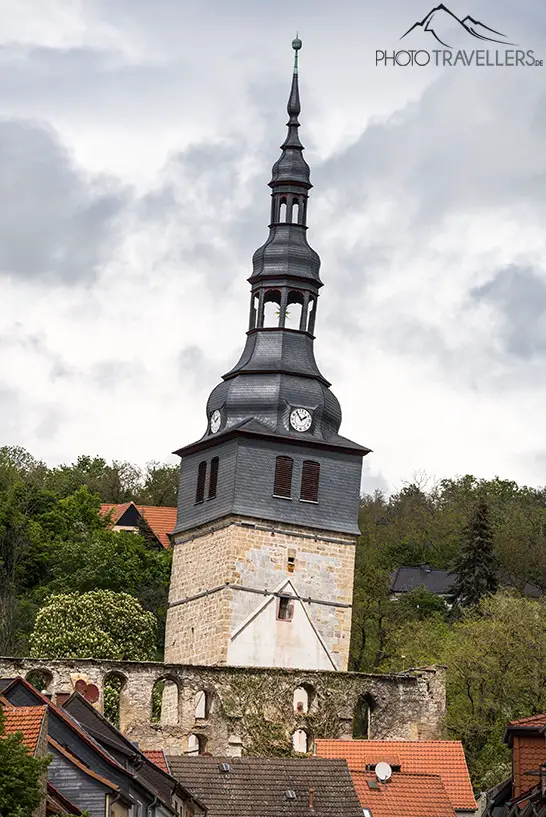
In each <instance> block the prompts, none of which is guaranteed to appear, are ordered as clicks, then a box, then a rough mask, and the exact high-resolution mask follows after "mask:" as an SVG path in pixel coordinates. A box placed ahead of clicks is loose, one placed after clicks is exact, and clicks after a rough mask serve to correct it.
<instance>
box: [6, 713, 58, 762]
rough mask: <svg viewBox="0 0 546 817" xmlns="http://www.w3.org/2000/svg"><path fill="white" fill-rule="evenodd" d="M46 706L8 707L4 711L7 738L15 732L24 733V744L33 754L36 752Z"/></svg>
mask: <svg viewBox="0 0 546 817" xmlns="http://www.w3.org/2000/svg"><path fill="white" fill-rule="evenodd" d="M46 712H47V707H46V706H16V707H14V706H8V707H6V708H5V709H4V715H5V721H4V730H5V735H6V737H7V736H8V735H13V734H15V732H22V733H23V743H24V744H25V746H26V747H27V749H28V751H29V752H31V753H32V754H34V753H35V751H36V746H37V744H38V739H39V737H40V732H41V729H42V724H43V722H44V718H45V714H46Z"/></svg>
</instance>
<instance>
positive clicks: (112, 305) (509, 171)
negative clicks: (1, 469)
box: [0, 0, 546, 490]
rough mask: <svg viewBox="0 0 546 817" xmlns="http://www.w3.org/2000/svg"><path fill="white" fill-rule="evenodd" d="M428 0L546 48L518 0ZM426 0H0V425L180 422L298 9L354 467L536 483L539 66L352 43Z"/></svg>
mask: <svg viewBox="0 0 546 817" xmlns="http://www.w3.org/2000/svg"><path fill="white" fill-rule="evenodd" d="M449 6H450V9H451V10H452V11H453V12H454V13H456V14H458V15H459V16H460V17H464V16H465V15H467V14H470V15H472V16H473V17H474V18H476V19H478V20H480V21H481V22H483V23H485V24H486V25H488V26H490V27H493V28H494V29H496V30H497V31H501V32H503V33H505V34H506V35H507V36H509V38H510V39H511V41H512V42H517V43H518V46H520V47H522V48H525V49H526V50H527V49H533V50H534V51H535V53H536V56H537V57H542V58H544V59H545V61H546V6H545V5H544V3H543V2H541V1H540V0H525V2H524V3H522V2H521V0H520V1H519V2H516V0H510V1H509V0H452V2H450V4H449ZM430 8H431V5H430V4H428V3H427V2H426V0H404V2H402V0H382V2H381V3H373V4H372V3H371V2H362V1H361V0H359V2H357V1H356V0H338V2H337V3H332V2H331V0H298V2H295V0H291V1H290V2H288V0H277V2H276V3H260V2H256V0H254V2H250V0H228V2H226V0H199V1H198V2H197V0H154V2H150V0H24V2H18V3H14V2H13V0H0V20H1V25H0V201H1V204H0V429H1V435H0V444H17V445H22V446H24V447H25V448H27V449H28V450H29V451H31V452H32V453H33V454H34V455H35V456H37V457H39V458H42V459H44V460H45V461H46V462H48V463H49V464H52V465H53V464H58V463H61V462H67V461H72V460H74V459H75V458H76V457H77V456H78V454H81V453H90V454H95V453H96V454H100V455H103V456H105V457H106V458H108V459H129V460H131V461H134V462H137V463H139V464H144V463H145V462H147V461H149V460H165V461H175V458H173V457H171V456H170V452H171V451H173V450H174V449H175V448H178V447H180V446H182V445H184V444H186V443H189V442H191V441H193V440H194V439H196V438H198V437H200V436H201V434H202V433H203V432H204V430H205V424H206V420H205V411H204V409H205V402H206V398H207V396H208V394H209V392H210V391H211V390H212V388H213V387H214V386H215V385H216V383H217V382H218V381H219V378H220V376H221V374H223V373H224V372H226V371H227V370H228V369H230V368H231V367H232V365H233V364H234V363H235V361H236V360H237V358H238V355H239V352H240V350H241V348H242V345H243V342H244V332H245V330H246V321H247V307H248V284H247V282H246V278H247V277H248V275H249V274H250V269H251V267H250V259H251V255H252V252H253V251H254V249H255V248H256V247H257V246H258V245H260V244H261V243H262V242H263V241H264V240H265V237H266V235H267V222H268V215H269V189H268V188H267V182H268V181H269V178H270V170H271V165H272V163H273V162H274V161H275V159H276V158H277V157H278V155H279V150H278V148H279V145H280V144H281V142H282V140H283V138H284V134H285V128H284V124H285V121H286V112H285V106H286V100H287V96H288V91H289V84H290V74H291V61H292V53H291V48H290V42H291V39H292V37H293V36H294V34H295V32H296V30H297V29H298V30H299V33H300V36H301V37H302V40H303V49H302V51H301V56H300V81H301V92H302V105H303V111H302V116H301V121H302V128H301V137H302V141H303V143H304V144H305V145H306V158H307V160H308V162H309V163H310V165H311V170H312V180H313V183H314V185H315V187H314V189H313V191H312V199H311V202H310V209H309V225H310V229H309V234H308V237H309V241H310V243H311V245H312V246H313V247H314V248H315V249H316V250H317V251H318V252H319V253H320V255H321V258H322V278H323V281H324V282H325V287H324V289H323V290H322V294H321V299H320V304H319V312H318V318H317V341H316V354H317V360H318V363H319V366H320V368H321V370H322V371H323V373H324V374H325V376H326V377H327V378H328V379H329V380H331V381H332V383H333V390H334V391H335V393H336V394H337V396H338V397H339V399H340V401H341V404H342V407H343V410H344V421H343V425H342V432H343V433H344V434H345V435H346V436H348V437H350V438H353V439H355V440H357V441H359V442H361V443H363V444H365V445H368V446H369V447H371V448H372V449H373V454H370V455H369V456H368V457H367V459H366V460H365V469H364V482H363V485H364V488H365V489H367V490H370V489H373V488H376V487H379V488H385V489H387V490H392V489H396V488H398V487H400V485H401V484H402V482H403V481H404V480H411V478H412V476H413V475H414V474H415V473H416V472H423V471H424V472H427V473H428V474H430V475H433V476H435V477H444V476H454V475H456V474H462V473H474V474H477V475H479V476H484V477H491V476H494V475H499V476H501V477H504V478H510V479H515V480H517V481H520V482H525V483H528V484H531V485H542V484H544V483H546V477H545V473H546V423H545V422H544V420H545V417H546V68H540V67H518V68H513V67H509V68H500V67H491V68H486V67H476V68H469V67H464V66H456V67H451V68H449V67H448V68H445V69H441V68H435V67H427V68H419V67H414V68H411V67H408V68H401V67H392V66H387V67H385V66H376V65H375V52H376V49H388V50H389V51H392V49H394V48H396V49H398V48H401V47H409V46H410V43H409V42H408V40H409V38H408V39H407V40H405V41H403V43H402V44H401V43H400V40H399V37H400V36H401V34H403V33H404V31H405V30H406V29H407V28H409V26H410V25H411V24H412V23H413V22H415V21H416V20H419V19H422V18H423V17H424V16H425V15H426V14H427V12H428V11H429V10H430ZM419 37H424V38H425V39H424V40H423V39H421V41H420V44H419V47H422V45H423V43H424V47H428V48H433V47H436V48H438V47H441V46H439V45H438V43H436V42H434V43H433V42H432V41H431V40H430V38H429V35H427V34H425V33H424V32H421V33H420V34H419ZM470 39H473V38H470ZM414 42H415V43H416V42H417V40H415V41H414ZM469 42H470V41H469ZM405 43H407V46H405ZM476 43H477V44H478V47H483V46H482V43H480V42H479V41H477V40H473V42H472V43H470V46H469V47H470V48H475V47H476ZM449 45H451V43H449ZM413 47H416V46H415V45H414V46H413ZM465 47H468V44H465ZM492 47H493V48H495V47H496V46H495V45H494V44H493V46H492Z"/></svg>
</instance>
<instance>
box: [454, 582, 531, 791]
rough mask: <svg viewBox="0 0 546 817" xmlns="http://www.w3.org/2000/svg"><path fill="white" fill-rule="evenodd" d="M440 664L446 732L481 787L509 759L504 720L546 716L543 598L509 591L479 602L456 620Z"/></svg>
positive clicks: (505, 722)
mask: <svg viewBox="0 0 546 817" xmlns="http://www.w3.org/2000/svg"><path fill="white" fill-rule="evenodd" d="M441 660H442V663H445V664H446V665H447V666H448V668H449V669H448V675H447V694H448V714H447V717H448V729H449V732H450V735H451V736H452V737H456V738H459V739H461V740H462V741H463V743H464V747H465V752H466V756H467V760H468V763H469V767H470V770H471V773H472V777H473V779H474V782H475V783H476V784H477V785H478V786H481V785H483V784H482V781H483V780H485V779H486V777H487V776H488V775H489V773H490V771H491V770H492V769H493V768H495V767H496V766H498V765H499V764H503V763H506V762H508V761H509V751H508V749H507V747H506V746H505V745H504V744H503V742H502V735H503V732H504V729H505V727H506V724H507V722H508V721H510V720H515V719H517V718H521V717H525V716H527V715H534V714H537V713H540V712H544V711H546V686H545V684H544V678H545V677H546V600H544V599H541V600H538V601H532V600H530V599H526V598H521V597H519V596H516V595H510V594H509V593H507V592H500V593H497V594H496V595H494V596H490V597H486V598H484V599H483V600H482V602H481V604H480V605H479V607H478V608H477V610H472V609H468V610H467V611H465V613H464V615H463V617H462V619H461V620H460V621H457V622H455V624H454V625H453V628H452V632H451V634H450V636H449V637H448V638H446V641H445V645H444V649H443V651H442V655H441ZM487 779H488V782H490V776H489V778H487ZM495 782H499V781H498V780H497V781H495Z"/></svg>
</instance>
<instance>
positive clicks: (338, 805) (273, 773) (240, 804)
mask: <svg viewBox="0 0 546 817" xmlns="http://www.w3.org/2000/svg"><path fill="white" fill-rule="evenodd" d="M167 762H168V764H169V768H170V769H171V774H173V775H174V777H176V779H177V780H179V781H180V783H182V784H183V785H188V786H190V788H191V790H192V791H194V792H195V794H196V796H197V797H198V798H199V800H201V801H202V802H203V803H204V805H205V806H206V807H207V817H234V815H236V817H285V816H286V817H362V806H361V805H360V803H359V800H358V797H357V796H356V793H355V790H354V786H353V784H352V781H351V776H350V774H349V770H348V768H347V764H346V763H345V761H342V760H323V759H319V758H301V759H296V758H279V757H275V758H262V757H226V758H222V757H204V756H200V757H188V756H174V755H168V756H167ZM222 763H227V764H229V771H222V770H221V768H220V766H221V764H222ZM310 788H312V790H313V792H312V805H311V804H310V799H311V798H310V794H309V789H310ZM287 791H292V792H294V793H295V799H291V798H290V797H287V796H286V792H287ZM374 817H375V815H374ZM391 817H395V815H391ZM441 817H443V815H441ZM450 817H451V815H450Z"/></svg>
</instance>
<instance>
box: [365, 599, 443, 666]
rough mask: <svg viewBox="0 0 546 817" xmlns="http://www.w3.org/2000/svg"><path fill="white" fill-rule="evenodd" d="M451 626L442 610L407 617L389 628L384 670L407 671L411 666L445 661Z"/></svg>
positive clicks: (382, 664) (382, 663)
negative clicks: (420, 617)
mask: <svg viewBox="0 0 546 817" xmlns="http://www.w3.org/2000/svg"><path fill="white" fill-rule="evenodd" d="M450 634H451V630H450V626H449V624H448V622H447V621H446V619H445V616H444V614H442V613H431V614H430V615H428V616H426V617H424V618H422V619H419V618H417V619H411V618H410V619H407V620H406V621H400V623H399V624H398V625H397V626H396V627H393V628H392V629H390V630H389V632H388V635H387V637H386V639H385V658H384V659H383V661H382V662H381V665H380V667H379V669H380V670H381V671H382V672H403V671H404V670H407V669H410V668H411V667H423V666H427V665H428V664H442V663H443V662H444V654H445V651H446V644H447V640H448V638H449V637H450Z"/></svg>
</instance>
